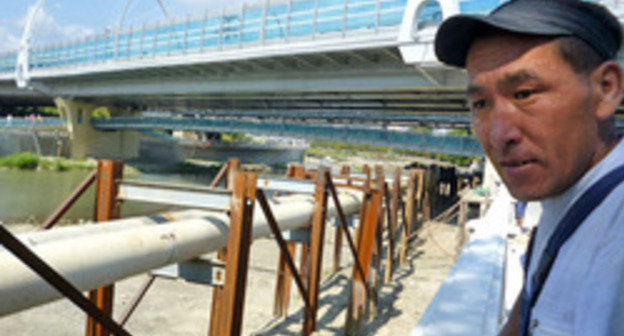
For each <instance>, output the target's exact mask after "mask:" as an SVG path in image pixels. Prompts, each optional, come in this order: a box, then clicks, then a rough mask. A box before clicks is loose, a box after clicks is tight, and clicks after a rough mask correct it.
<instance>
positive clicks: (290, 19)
mask: <svg viewBox="0 0 624 336" xmlns="http://www.w3.org/2000/svg"><path fill="white" fill-rule="evenodd" d="M406 2H407V0H298V1H290V2H288V3H281V4H274V5H270V6H267V7H257V6H255V7H252V6H250V7H245V6H243V7H242V9H241V11H240V12H239V13H228V14H222V15H219V16H204V17H202V18H193V19H191V18H189V19H186V20H184V21H175V22H171V23H167V24H162V25H160V24H157V25H154V26H143V27H140V28H132V29H130V30H125V31H121V32H112V33H107V34H103V35H98V36H92V37H87V38H85V39H81V40H77V41H71V42H66V43H60V44H53V45H48V46H42V47H36V48H32V49H31V52H30V53H29V64H30V68H31V69H45V68H58V67H65V66H75V65H82V64H92V63H98V62H105V61H110V60H119V59H137V58H143V57H154V56H156V55H172V54H184V53H189V52H193V53H197V52H203V51H204V50H214V49H222V48H227V47H234V46H236V47H238V46H243V45H249V44H253V45H257V44H265V43H272V42H277V41H284V40H286V41H288V40H289V39H295V38H312V39H314V38H316V37H317V36H319V35H323V34H329V33H342V34H347V33H350V32H353V31H373V32H376V31H378V30H379V29H382V28H384V27H393V26H398V25H399V24H400V23H401V21H402V18H403V10H404V8H405V4H406ZM15 59H16V53H10V54H5V55H0V72H11V71H14V69H15Z"/></svg>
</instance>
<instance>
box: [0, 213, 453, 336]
mask: <svg viewBox="0 0 624 336" xmlns="http://www.w3.org/2000/svg"><path fill="white" fill-rule="evenodd" d="M425 227H426V228H425V229H424V230H423V232H422V234H421V235H420V238H419V239H415V240H414V241H412V247H413V248H412V249H411V250H410V254H409V258H408V260H409V261H408V263H407V265H405V266H404V267H399V268H397V270H396V272H395V274H394V277H393V279H392V281H391V282H390V283H385V284H383V285H382V287H381V288H380V291H379V310H378V315H377V317H376V318H375V319H372V320H369V321H367V322H366V323H365V324H364V326H363V328H362V330H361V333H360V335H378V336H384V335H408V334H409V333H410V331H411V330H412V329H413V328H414V326H415V325H416V323H417V322H418V319H419V318H420V316H421V315H422V313H423V312H424V310H425V308H426V307H427V305H428V303H429V302H430V300H431V299H432V298H433V296H434V294H435V292H436V291H437V289H438V287H439V286H440V284H441V283H442V281H443V280H444V278H445V277H446V274H447V273H448V271H449V270H450V268H451V266H452V263H453V261H454V257H455V256H454V255H453V254H454V253H455V251H456V243H457V230H456V227H455V226H451V225H447V224H441V223H435V224H432V225H430V226H425ZM23 229H24V228H23V227H19V228H18V227H13V230H18V231H22V230H23ZM333 236H334V228H332V227H328V230H327V245H326V248H325V250H324V272H323V278H324V279H323V283H322V289H321V293H320V307H319V313H318V330H319V331H320V334H321V335H342V334H343V328H344V324H345V318H346V317H345V311H346V309H345V307H346V304H347V300H348V297H349V283H350V280H349V279H350V275H351V260H352V258H351V255H350V252H349V250H348V249H347V247H346V245H345V247H344V249H343V254H342V255H343V262H342V266H343V268H342V270H341V271H340V272H339V273H337V274H333V275H331V274H330V271H329V270H330V269H331V260H332V252H333V244H332V242H333ZM297 252H298V251H297ZM277 255H278V247H277V245H276V243H275V241H273V240H271V239H268V238H267V239H260V240H257V241H255V242H254V243H253V245H252V249H251V261H250V271H249V275H248V282H247V293H246V304H245V312H244V325H243V334H244V335H257V336H260V335H263V336H269V335H299V334H300V331H301V323H302V311H303V304H302V301H301V299H299V297H298V293H297V291H296V286H294V284H293V285H292V294H291V301H290V307H289V315H288V317H287V318H285V319H274V318H273V317H272V311H273V295H274V287H275V269H276V265H277ZM296 260H298V256H297V258H296ZM381 274H382V275H383V270H382V272H381ZM0 276H1V275H0ZM147 279H148V275H139V276H136V277H132V278H129V279H126V280H123V281H120V282H118V283H117V285H116V287H115V291H116V292H115V308H114V311H115V316H116V317H119V316H120V315H121V314H122V313H123V312H124V311H125V310H126V308H127V306H128V303H129V302H131V301H132V298H133V297H134V296H135V295H136V293H137V291H138V289H139V288H140V287H141V285H142V284H143V283H144V282H145V281H146V280H147ZM211 296H212V289H211V288H210V287H208V286H205V285H198V284H192V283H188V282H185V281H184V280H170V279H164V278H157V280H156V281H155V282H154V285H153V286H152V288H151V289H150V291H149V292H148V293H147V295H146V297H145V298H144V300H143V302H142V303H141V305H140V306H139V307H138V308H137V310H136V311H135V313H134V315H133V316H132V317H131V318H130V320H129V321H128V323H127V324H126V327H127V330H128V331H129V332H130V333H132V334H133V335H138V336H140V335H145V336H147V335H150V336H160V335H162V336H164V335H168V336H170V335H189V336H191V335H192V336H195V335H202V336H203V335H206V334H207V327H208V322H209V315H210V303H211ZM1 299H2V297H1V293H0V300H1ZM84 321H85V316H84V314H83V313H82V312H81V311H80V310H79V309H78V308H76V307H75V306H73V305H72V304H71V303H69V302H68V301H66V300H61V301H57V302H53V303H50V304H46V305H43V306H40V307H36V308H32V309H29V310H26V311H23V312H20V313H16V314H13V315H9V316H5V317H2V318H0V335H7V336H8V335H11V336H44V335H45V336H73V335H76V336H78V335H83V334H84Z"/></svg>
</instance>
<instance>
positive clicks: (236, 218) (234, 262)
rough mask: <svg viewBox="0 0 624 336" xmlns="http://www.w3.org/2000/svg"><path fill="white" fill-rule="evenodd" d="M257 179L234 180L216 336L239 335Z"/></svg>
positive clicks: (238, 176) (240, 176)
mask: <svg viewBox="0 0 624 336" xmlns="http://www.w3.org/2000/svg"><path fill="white" fill-rule="evenodd" d="M257 178H258V176H257V174H256V173H248V172H238V173H236V174H235V176H234V185H233V188H232V189H233V190H232V201H231V202H232V203H231V206H230V207H231V208H230V230H229V233H228V243H227V258H226V263H225V283H224V285H223V293H222V297H221V302H220V304H221V316H220V321H219V323H220V324H221V327H220V328H219V329H220V331H221V332H220V333H219V334H216V335H219V336H221V335H224V336H239V335H240V334H241V332H242V327H243V308H244V304H245V290H246V286H247V270H248V263H249V249H250V247H251V241H252V232H251V230H252V222H253V210H254V203H255V199H256V184H257Z"/></svg>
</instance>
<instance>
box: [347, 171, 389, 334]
mask: <svg viewBox="0 0 624 336" xmlns="http://www.w3.org/2000/svg"><path fill="white" fill-rule="evenodd" d="M368 173H369V174H370V170H369V171H368ZM366 189H367V191H366V193H365V195H364V202H363V203H362V209H361V214H362V215H361V216H360V225H359V226H358V229H357V237H356V241H357V253H358V257H357V260H358V261H359V264H360V265H361V266H362V268H363V270H362V273H363V274H361V273H360V272H359V271H358V270H357V268H356V266H354V268H353V272H352V273H353V275H352V277H353V283H352V286H351V293H350V295H351V297H350V300H349V303H348V307H347V320H346V325H345V334H346V335H357V334H358V331H359V328H360V325H361V323H362V321H363V319H364V318H365V317H366V316H367V315H368V313H369V305H368V303H369V300H373V297H374V295H375V293H374V291H375V289H373V288H372V286H368V287H367V284H366V282H367V281H369V279H370V278H371V276H372V274H371V271H372V267H371V266H372V262H373V254H374V246H375V240H376V238H377V232H378V224H379V220H380V217H381V210H382V209H381V207H382V199H383V194H382V191H381V190H380V189H379V188H370V183H367V184H366ZM367 288H369V289H368V290H367ZM367 294H368V295H367Z"/></svg>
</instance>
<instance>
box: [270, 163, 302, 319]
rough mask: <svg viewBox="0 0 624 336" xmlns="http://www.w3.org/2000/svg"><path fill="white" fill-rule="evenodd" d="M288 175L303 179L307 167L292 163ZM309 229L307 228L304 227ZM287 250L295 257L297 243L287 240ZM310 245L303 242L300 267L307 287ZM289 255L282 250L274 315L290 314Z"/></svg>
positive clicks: (290, 277)
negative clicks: (287, 260)
mask: <svg viewBox="0 0 624 336" xmlns="http://www.w3.org/2000/svg"><path fill="white" fill-rule="evenodd" d="M286 177H288V178H291V179H296V180H302V179H305V177H306V171H305V167H303V166H302V165H299V164H290V165H288V167H287V170H286ZM303 230H307V229H303ZM286 245H287V250H288V251H289V253H290V255H291V256H293V257H294V255H295V250H296V243H295V242H293V241H290V242H287V243H286ZM308 246H309V242H302V243H301V256H300V258H301V259H300V263H299V269H300V273H301V278H302V285H303V286H304V287H305V288H307V283H308V281H307V274H308V271H307V267H308V261H307V260H308ZM286 259H287V256H286V255H285V251H284V250H280V255H279V260H278V263H277V279H276V281H275V297H274V300H273V302H274V303H273V316H274V317H280V316H281V317H285V316H286V315H287V314H288V305H289V301H290V285H291V282H292V281H291V280H292V276H293V272H292V270H290V269H289V268H287V262H286Z"/></svg>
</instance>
